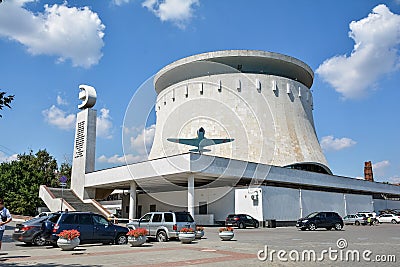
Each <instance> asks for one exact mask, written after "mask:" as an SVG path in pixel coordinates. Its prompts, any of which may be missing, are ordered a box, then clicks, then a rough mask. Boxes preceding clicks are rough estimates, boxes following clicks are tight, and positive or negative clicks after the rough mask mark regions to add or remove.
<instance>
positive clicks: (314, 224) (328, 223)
mask: <svg viewBox="0 0 400 267" xmlns="http://www.w3.org/2000/svg"><path fill="white" fill-rule="evenodd" d="M343 225H344V223H343V220H342V217H340V216H339V214H337V213H336V212H325V211H324V212H313V213H311V214H309V215H307V216H306V217H304V218H300V219H299V220H298V221H297V223H296V227H297V228H299V229H300V230H302V231H304V230H306V229H309V230H311V231H314V230H316V229H317V228H326V229H327V230H331V229H332V228H334V229H335V230H342V228H343Z"/></svg>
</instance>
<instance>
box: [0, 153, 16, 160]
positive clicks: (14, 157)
mask: <svg viewBox="0 0 400 267" xmlns="http://www.w3.org/2000/svg"><path fill="white" fill-rule="evenodd" d="M17 159H18V154H13V155H10V156H7V155H6V154H5V153H3V152H2V151H0V163H1V162H10V161H14V160H17Z"/></svg>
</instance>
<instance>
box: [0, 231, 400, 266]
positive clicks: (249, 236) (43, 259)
mask: <svg viewBox="0 0 400 267" xmlns="http://www.w3.org/2000/svg"><path fill="white" fill-rule="evenodd" d="M12 230H13V229H12V227H9V228H8V230H7V231H6V233H5V238H4V240H3V241H4V244H3V250H4V251H7V252H8V254H7V255H3V256H0V265H1V266H45V267H50V266H160V265H163V266H189V265H200V266H221V265H229V266H246V265H251V266H310V265H312V266H320V265H326V266H350V265H352V266H365V265H367V266H398V262H399V261H400V225H391V224H385V225H379V226H346V227H345V228H344V230H343V231H326V230H317V231H314V232H310V231H306V232H303V231H298V230H297V229H296V228H294V227H284V228H275V229H269V228H260V229H243V230H242V229H235V238H234V240H232V241H220V240H219V237H218V228H213V227H208V228H205V232H206V234H205V237H204V239H202V240H198V241H196V242H194V243H193V244H188V245H184V244H180V242H178V241H170V242H168V243H157V242H153V241H152V242H148V243H146V244H145V245H144V246H143V247H129V245H123V246H116V245H83V246H80V247H78V248H77V249H76V250H75V251H72V252H66V251H61V250H60V249H58V248H52V247H29V246H26V245H23V244H22V243H18V242H14V241H12V240H11V239H10V235H11V233H12ZM339 239H341V240H340V242H339V244H337V241H338V240H339ZM346 244H347V245H346ZM266 246H267V247H266ZM338 246H340V247H338ZM260 250H261V251H262V252H260V253H258V252H259V251H260ZM273 250H275V251H276V252H273ZM280 250H281V251H283V252H279V253H280V258H281V259H279V258H278V254H279V253H278V251H280ZM311 250H313V251H314V252H315V260H313V254H312V252H310V251H311ZM325 250H326V252H324V251H325ZM355 250H357V251H358V254H359V256H360V260H359V261H358V260H357V258H356V254H357V253H356V252H355ZM264 251H267V255H268V257H269V258H268V259H266V260H265V261H261V260H260V259H258V257H257V254H259V256H260V258H261V259H262V258H263V257H265V253H264ZM335 251H336V252H335ZM365 251H367V253H366V254H367V255H364V257H365V258H363V253H365ZM368 251H371V253H369V252H368ZM271 253H272V255H271ZM285 253H286V254H285ZM310 253H311V254H310ZM329 253H331V254H329ZM297 255H298V258H297ZM346 255H347V256H346ZM303 256H304V259H305V260H302V257H303ZM335 256H336V257H337V258H336V259H335ZM377 256H378V258H377ZM346 257H347V258H346ZM271 259H272V262H271ZM285 259H286V261H284V260H285ZM310 259H311V262H310V261H309V260H310ZM322 259H323V260H322ZM346 259H348V260H349V261H346ZM368 259H369V260H370V261H369V262H368V261H366V260H368ZM377 260H385V261H386V262H378V261H377ZM394 260H396V261H397V263H396V262H393V261H394Z"/></svg>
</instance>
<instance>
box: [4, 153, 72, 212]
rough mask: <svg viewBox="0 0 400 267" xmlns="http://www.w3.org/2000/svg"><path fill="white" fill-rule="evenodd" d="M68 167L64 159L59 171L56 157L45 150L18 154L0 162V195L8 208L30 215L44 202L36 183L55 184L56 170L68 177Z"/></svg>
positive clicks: (56, 185) (57, 184)
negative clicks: (14, 157)
mask: <svg viewBox="0 0 400 267" xmlns="http://www.w3.org/2000/svg"><path fill="white" fill-rule="evenodd" d="M70 169H71V168H70V165H69V164H66V163H64V164H62V165H61V169H60V171H59V170H58V166H57V161H56V159H55V158H54V157H53V156H51V155H50V154H49V153H48V152H47V151H46V150H39V151H38V152H37V153H36V154H33V152H32V151H31V152H30V153H29V154H22V155H18V159H17V160H15V161H11V162H4V163H1V164H0V197H3V198H4V201H5V202H6V205H7V207H8V208H9V209H10V211H11V212H13V213H15V214H23V215H34V214H35V213H36V210H37V208H38V207H40V206H43V205H44V203H43V202H42V200H41V199H40V198H39V187H40V185H46V186H49V187H58V186H59V181H58V174H59V173H63V175H66V176H67V177H68V178H69V177H70V175H71V172H70Z"/></svg>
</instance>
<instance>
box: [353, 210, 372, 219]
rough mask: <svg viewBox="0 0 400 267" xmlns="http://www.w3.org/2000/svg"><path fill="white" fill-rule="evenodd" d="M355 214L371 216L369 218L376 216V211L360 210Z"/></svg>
mask: <svg viewBox="0 0 400 267" xmlns="http://www.w3.org/2000/svg"><path fill="white" fill-rule="evenodd" d="M357 215H359V216H363V217H365V218H368V217H371V218H376V212H365V211H360V212H357Z"/></svg>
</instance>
